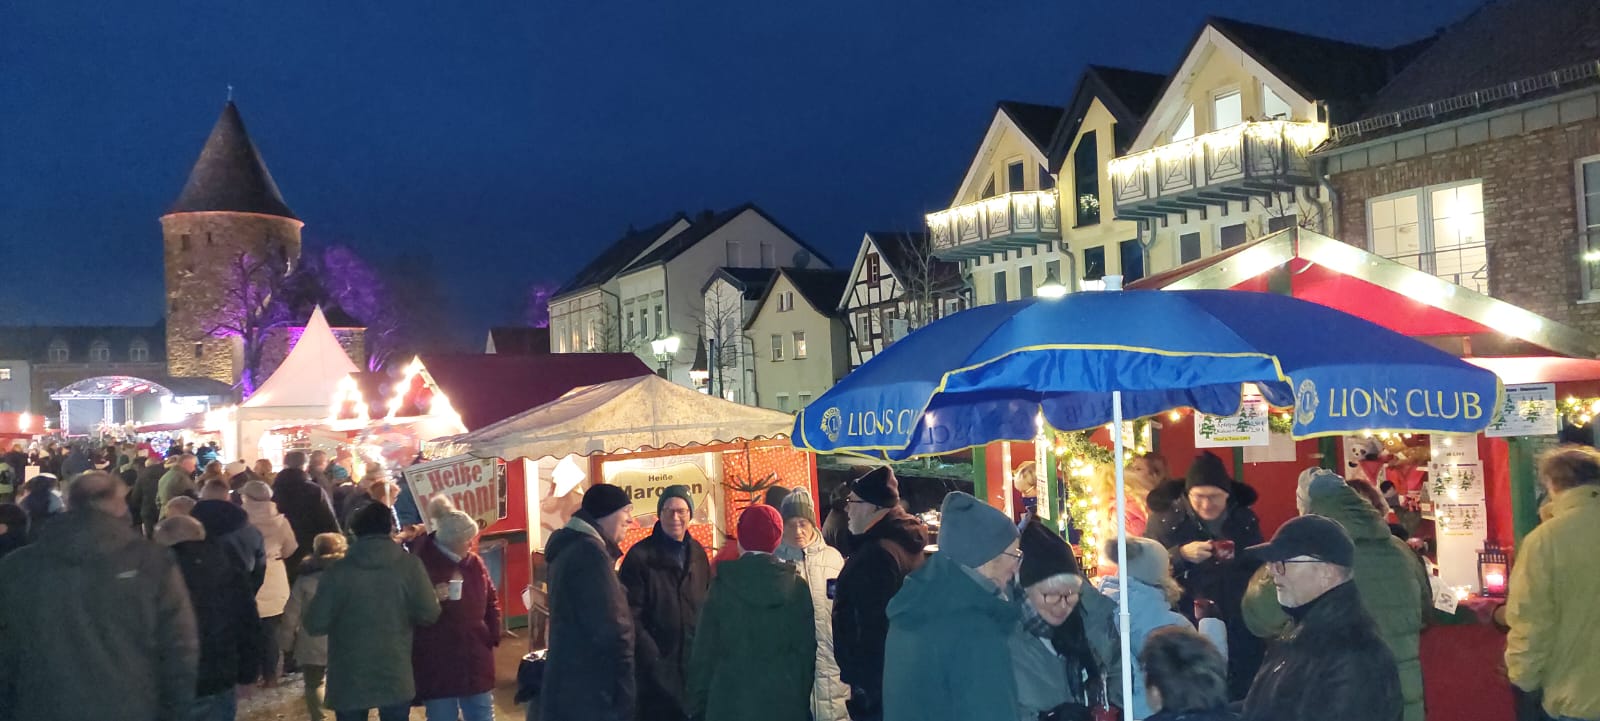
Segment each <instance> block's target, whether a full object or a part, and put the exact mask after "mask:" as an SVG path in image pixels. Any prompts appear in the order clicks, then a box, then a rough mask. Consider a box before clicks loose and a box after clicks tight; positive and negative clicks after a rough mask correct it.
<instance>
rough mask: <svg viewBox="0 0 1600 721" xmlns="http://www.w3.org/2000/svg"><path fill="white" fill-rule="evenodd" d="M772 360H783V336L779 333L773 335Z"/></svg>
mask: <svg viewBox="0 0 1600 721" xmlns="http://www.w3.org/2000/svg"><path fill="white" fill-rule="evenodd" d="M772 359H773V360H775V361H781V360H783V336H782V335H779V334H777V333H773V334H772Z"/></svg>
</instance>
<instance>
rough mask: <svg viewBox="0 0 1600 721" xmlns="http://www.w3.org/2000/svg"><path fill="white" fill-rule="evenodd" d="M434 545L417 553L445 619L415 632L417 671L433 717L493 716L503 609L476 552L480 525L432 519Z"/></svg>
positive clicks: (449, 516)
mask: <svg viewBox="0 0 1600 721" xmlns="http://www.w3.org/2000/svg"><path fill="white" fill-rule="evenodd" d="M434 522H435V525H436V526H437V530H435V531H434V532H433V534H432V538H433V542H432V543H417V544H414V547H413V548H412V553H413V554H414V555H415V556H416V557H417V560H420V561H422V566H423V568H424V569H426V570H427V572H428V581H429V582H430V583H431V584H433V590H434V594H435V596H436V597H437V598H438V599H439V607H440V612H439V620H437V621H434V622H433V624H432V625H429V626H423V627H419V628H417V629H416V630H415V631H413V632H412V643H411V668H412V673H413V676H414V678H415V681H416V689H417V695H416V698H417V700H418V701H421V702H422V706H423V708H424V709H425V710H426V711H427V715H428V717H429V718H468V719H476V718H489V717H490V716H491V715H492V713H493V711H492V709H493V705H494V699H493V698H492V696H491V694H490V692H491V691H493V690H494V649H495V647H496V646H498V645H500V604H499V602H498V601H497V600H496V596H495V592H494V585H493V582H492V581H490V579H489V569H488V566H486V565H484V563H483V559H481V558H479V557H478V554H476V553H473V552H472V546H473V541H474V540H475V539H476V538H477V537H478V522H477V521H476V520H473V518H472V516H470V515H468V514H466V513H464V512H462V511H458V510H454V509H452V510H449V511H446V512H443V513H441V514H440V515H439V517H438V518H436V519H434Z"/></svg>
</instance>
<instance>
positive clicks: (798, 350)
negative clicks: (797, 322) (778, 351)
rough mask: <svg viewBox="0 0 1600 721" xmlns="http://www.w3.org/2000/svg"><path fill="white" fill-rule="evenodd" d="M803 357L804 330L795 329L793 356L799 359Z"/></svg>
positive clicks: (804, 345)
mask: <svg viewBox="0 0 1600 721" xmlns="http://www.w3.org/2000/svg"><path fill="white" fill-rule="evenodd" d="M804 357H806V332H805V331H803V330H797V331H795V332H794V358H795V360H800V359H801V358H804Z"/></svg>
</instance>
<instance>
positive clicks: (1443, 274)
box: [1384, 243, 1489, 295]
mask: <svg viewBox="0 0 1600 721" xmlns="http://www.w3.org/2000/svg"><path fill="white" fill-rule="evenodd" d="M1384 257H1385V258H1388V259H1389V260H1392V261H1394V262H1396V263H1399V264H1401V265H1407V266H1410V267H1412V268H1416V269H1417V270H1420V271H1422V272H1424V273H1428V274H1431V275H1434V276H1437V277H1439V278H1442V279H1444V280H1448V281H1450V282H1451V283H1455V284H1456V285H1459V286H1461V287H1463V288H1466V289H1467V290H1471V291H1476V292H1478V293H1482V294H1484V295H1488V294H1489V254H1488V245H1486V244H1484V243H1475V244H1472V245H1452V246H1449V247H1444V248H1439V249H1436V250H1433V251H1430V252H1427V253H1406V254H1403V255H1386V256H1384Z"/></svg>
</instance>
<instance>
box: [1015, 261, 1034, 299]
mask: <svg viewBox="0 0 1600 721" xmlns="http://www.w3.org/2000/svg"><path fill="white" fill-rule="evenodd" d="M1033 291H1034V288H1033V266H1031V265H1025V266H1022V267H1021V268H1019V269H1017V297H1018V298H1032V297H1033Z"/></svg>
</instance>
